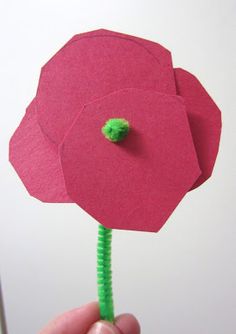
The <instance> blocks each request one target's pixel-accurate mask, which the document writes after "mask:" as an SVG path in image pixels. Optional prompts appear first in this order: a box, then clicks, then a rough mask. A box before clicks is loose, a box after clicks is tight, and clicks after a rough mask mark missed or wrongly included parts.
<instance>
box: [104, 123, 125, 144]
mask: <svg viewBox="0 0 236 334" xmlns="http://www.w3.org/2000/svg"><path fill="white" fill-rule="evenodd" d="M129 130H130V126H129V122H128V121H126V120H125V119H124V118H111V119H109V120H108V121H106V123H105V124H104V126H103V127H102V133H103V135H104V136H105V138H107V139H108V140H110V141H111V142H113V143H116V142H119V141H121V140H123V139H124V138H125V137H126V136H127V134H128V132H129Z"/></svg>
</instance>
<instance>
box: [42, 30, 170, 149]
mask: <svg viewBox="0 0 236 334" xmlns="http://www.w3.org/2000/svg"><path fill="white" fill-rule="evenodd" d="M130 87H134V88H143V89H153V90H156V91H159V92H162V93H165V94H175V93H176V88H175V80H174V71H173V67H172V60H171V54H170V52H169V51H168V50H166V49H165V48H164V47H162V46H161V45H159V44H157V43H154V42H151V41H147V40H144V39H141V38H137V37H133V36H128V35H125V34H120V33H116V32H111V31H107V30H98V31H93V32H88V33H85V34H81V35H77V36H75V37H74V38H72V40H70V41H69V42H68V43H67V44H66V45H65V46H64V47H63V48H62V49H61V50H60V51H59V52H58V53H56V54H55V56H53V57H52V58H51V60H50V61H49V62H48V63H47V64H46V65H45V66H44V67H43V68H42V71H41V76H40V81H39V86H38V91H37V110H38V119H39V124H40V126H41V129H42V130H43V131H44V133H45V134H46V135H47V136H48V138H50V140H51V141H52V142H54V143H56V144H60V143H61V141H62V140H63V138H64V135H65V133H66V131H67V130H68V128H69V127H70V125H71V124H72V123H73V120H74V118H75V117H76V115H77V113H78V112H79V111H80V110H81V108H82V107H83V106H84V104H87V103H89V102H92V101H94V100H96V99H98V98H101V97H103V96H105V95H107V94H110V93H112V92H113V91H116V90H119V89H123V88H130Z"/></svg>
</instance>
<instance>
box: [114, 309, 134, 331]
mask: <svg viewBox="0 0 236 334" xmlns="http://www.w3.org/2000/svg"><path fill="white" fill-rule="evenodd" d="M115 325H116V327H118V328H119V330H120V331H121V333H122V334H140V325H139V322H138V320H137V319H136V318H135V316H134V315H133V314H129V313H127V314H121V315H119V316H118V317H116V319H115Z"/></svg>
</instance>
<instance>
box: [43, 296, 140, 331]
mask: <svg viewBox="0 0 236 334" xmlns="http://www.w3.org/2000/svg"><path fill="white" fill-rule="evenodd" d="M39 334H140V326H139V323H138V321H137V320H136V318H135V317H134V316H133V315H131V314H122V315H120V316H118V317H117V318H116V319H115V324H114V325H113V324H111V323H109V322H106V321H103V320H100V314H99V307H98V303H97V302H93V303H90V304H87V305H84V306H82V307H80V308H77V309H74V310H72V311H69V312H66V313H64V314H62V315H61V316H59V317H58V318H56V319H55V320H53V321H51V322H50V323H49V324H48V325H47V326H46V327H45V328H44V329H43V330H42V331H41V332H40V333H39Z"/></svg>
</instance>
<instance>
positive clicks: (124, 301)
mask: <svg viewBox="0 0 236 334" xmlns="http://www.w3.org/2000/svg"><path fill="white" fill-rule="evenodd" d="M0 15H1V17H0V34H1V53H0V57H1V63H0V66H1V74H0V80H1V88H0V96H1V99H0V110H1V113H0V115H1V117H0V124H1V125H0V126H1V132H0V133H1V134H0V145H1V149H0V166H1V167H0V177H1V180H0V181H1V185H0V196H1V199H0V206H1V212H0V218H1V230H0V248H1V249H0V250H1V252H0V261H1V262H0V263H1V276H2V285H3V293H4V298H5V307H6V315H7V321H8V328H9V333H10V334H32V333H37V332H38V330H39V329H40V328H41V327H42V326H43V325H44V324H45V323H46V322H47V321H48V320H49V319H50V318H52V317H54V316H55V315H56V314H58V313H61V312H64V311H66V310H68V309H70V308H73V307H77V306H79V305H81V304H83V303H86V302H88V301H91V300H94V299H96V271H95V268H96V233H97V222H96V221H94V220H93V219H92V218H91V217H90V216H89V215H88V214H86V213H85V212H83V211H82V210H81V209H80V208H79V207H78V206H76V205H73V204H71V205H63V204H43V203H41V202H39V201H38V200H36V199H34V198H31V197H30V196H29V195H28V193H27V192H26V190H25V189H24V186H23V184H22V183H21V181H20V180H19V178H18V177H17V175H16V173H15V172H14V170H13V168H12V167H11V165H10V164H9V163H8V141H9V138H10V136H11V135H12V133H13V132H14V130H15V128H16V127H17V126H18V124H19V122H20V120H21V118H22V117H23V114H24V111H25V107H26V105H27V104H28V103H29V102H30V100H31V99H32V98H33V97H34V94H35V91H36V87H37V81H38V77H39V71H40V67H41V66H42V65H43V64H44V63H45V62H46V61H47V60H48V59H49V58H50V57H51V56H52V55H53V54H54V53H55V52H56V51H57V50H58V49H59V48H60V47H61V46H62V45H63V44H64V43H65V42H66V41H67V40H68V39H69V38H71V37H72V36H73V35H74V34H76V33H79V32H84V31H88V30H93V29H97V28H107V29H111V30H115V31H120V32H124V33H128V34H134V35H137V36H140V37H144V38H147V39H151V40H154V41H157V42H159V43H161V44H163V45H164V46H166V47H167V48H168V49H170V50H171V51H172V56H173V62H174V65H175V66H176V67H183V68H185V69H187V70H189V71H191V72H193V73H194V74H195V75H197V76H198V77H199V79H200V80H201V82H202V84H203V85H204V86H205V87H206V88H207V90H208V92H209V93H210V95H211V96H212V97H213V98H214V100H215V101H216V103H217V104H218V106H219V107H220V108H221V110H222V115H223V134H222V141H221V147H220V153H219V156H218V159H217V163H216V168H215V171H214V175H213V176H212V178H211V179H210V180H209V181H208V182H207V183H205V184H204V185H203V186H201V187H200V188H199V189H197V190H195V191H193V192H191V193H189V194H188V195H187V196H186V198H185V199H184V200H183V201H182V202H181V204H180V205H179V206H178V208H177V209H176V210H175V212H174V214H173V215H172V217H171V218H170V219H169V221H168V222H167V224H166V225H165V226H164V228H162V230H161V231H160V232H159V233H158V234H151V233H141V232H126V231H115V232H114V242H113V269H114V297H115V306H116V313H120V312H127V311H128V312H133V313H134V314H135V315H136V316H137V317H138V319H139V320H140V322H141V326H142V334H159V333H160V334H235V333H236V204H235V198H236V184H235V183H236V182H235V181H236V175H235V168H236V167H235V165H236V159H235V152H236V140H235V132H236V94H235V88H236V80H235V77H236V44H235V39H236V2H235V1H231V0H225V1H222V0H214V1H210V0H198V1H192V0H185V1H184V0H180V1H158V0H153V1H147V0H146V1H139V0H131V1H129V0H119V1H118V0H117V1H112V0H99V1H95V0H93V1H92V0H84V1H82V0H75V1H73V0H67V1H62V0H55V1H52V0H51V1H50V0H41V1H33V0H29V1H26V0H21V1H17V0H14V1H13V0H5V1H3V0H2V1H1V4H0Z"/></svg>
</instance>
